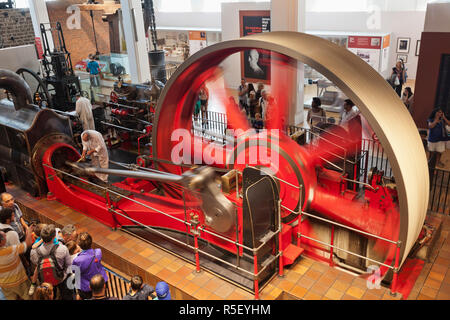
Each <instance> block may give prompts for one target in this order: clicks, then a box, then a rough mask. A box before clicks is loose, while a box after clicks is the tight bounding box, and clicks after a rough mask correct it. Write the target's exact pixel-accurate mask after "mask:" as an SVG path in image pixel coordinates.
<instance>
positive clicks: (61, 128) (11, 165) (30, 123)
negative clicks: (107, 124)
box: [0, 70, 72, 197]
mask: <svg viewBox="0 0 450 320" xmlns="http://www.w3.org/2000/svg"><path fill="white" fill-rule="evenodd" d="M0 87H1V88H3V89H6V90H8V93H9V94H10V95H12V97H13V101H10V100H7V99H3V100H2V101H1V102H0V104H1V107H0V123H1V126H0V169H4V171H5V172H6V173H7V178H8V180H9V181H11V182H13V183H14V184H16V185H17V186H20V187H21V188H22V189H24V190H26V191H28V192H29V193H30V194H31V195H33V196H35V197H36V196H39V195H42V194H46V193H47V184H46V182H45V177H44V173H43V171H42V166H41V164H40V162H39V161H40V158H39V157H40V156H41V153H42V152H43V151H45V149H46V148H47V147H48V146H49V145H51V144H54V143H57V142H60V143H66V144H71V143H72V142H71V141H72V130H71V125H70V121H69V120H68V119H67V118H66V117H62V116H59V115H58V114H56V113H55V112H54V111H52V110H51V109H40V108H39V107H37V106H36V105H33V97H32V94H31V90H30V88H29V87H28V85H27V84H26V82H25V81H24V80H23V79H22V78H21V77H20V76H19V75H17V74H16V73H13V72H11V71H8V70H0Z"/></svg>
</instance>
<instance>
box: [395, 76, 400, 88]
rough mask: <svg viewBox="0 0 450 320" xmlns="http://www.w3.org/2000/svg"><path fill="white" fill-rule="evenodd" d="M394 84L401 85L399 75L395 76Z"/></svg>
mask: <svg viewBox="0 0 450 320" xmlns="http://www.w3.org/2000/svg"><path fill="white" fill-rule="evenodd" d="M394 85H395V86H399V85H400V80H399V79H398V75H396V76H395V80H394Z"/></svg>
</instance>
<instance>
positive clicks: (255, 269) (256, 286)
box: [253, 253, 259, 300]
mask: <svg viewBox="0 0 450 320" xmlns="http://www.w3.org/2000/svg"><path fill="white" fill-rule="evenodd" d="M253 266H254V277H255V279H254V283H255V300H258V299H259V281H258V276H257V275H258V256H257V255H256V253H253Z"/></svg>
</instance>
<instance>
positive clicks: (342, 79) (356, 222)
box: [0, 32, 429, 298]
mask: <svg viewBox="0 0 450 320" xmlns="http://www.w3.org/2000/svg"><path fill="white" fill-rule="evenodd" d="M250 48H259V49H263V50H268V51H271V63H272V64H273V70H272V81H273V83H272V88H271V89H272V93H273V95H274V97H275V102H274V103H273V104H272V105H269V106H268V108H269V110H268V111H267V112H268V114H270V117H268V119H267V122H266V128H267V129H268V131H263V132H259V133H256V132H254V131H251V130H248V129H249V127H250V126H249V123H248V121H247V119H245V118H244V116H243V115H242V113H241V112H239V111H238V110H237V109H236V106H235V104H230V103H229V102H228V95H227V94H226V91H225V89H224V88H223V87H220V86H219V85H217V84H218V83H221V82H220V81H219V80H220V79H221V73H220V69H219V68H218V66H219V65H220V63H221V62H222V61H223V60H224V59H225V58H227V57H228V56H229V55H231V54H234V53H236V52H239V51H242V50H248V49H250ZM330 57H332V59H330ZM295 60H299V61H301V62H304V63H307V64H308V65H309V66H311V67H313V68H315V69H316V70H318V71H319V72H321V73H322V74H323V75H324V76H326V77H327V78H328V79H330V80H331V81H333V82H334V83H335V84H336V85H338V86H339V88H340V89H341V90H342V91H343V92H344V93H345V94H346V96H348V97H349V98H350V99H352V100H353V101H354V102H355V103H356V104H357V105H358V107H359V108H360V110H361V113H362V115H363V116H364V117H365V118H366V119H367V120H368V122H369V124H370V126H371V127H372V129H373V131H374V132H375V133H376V135H377V137H378V139H379V140H380V142H381V143H382V144H383V147H384V149H385V151H386V154H387V156H388V158H389V163H390V166H391V167H392V171H393V173H394V177H395V181H389V183H388V182H386V181H385V177H384V173H383V172H382V170H380V169H379V168H378V169H377V168H374V169H373V170H371V171H370V174H368V175H367V177H366V179H358V180H353V179H352V178H351V177H349V176H348V175H347V174H346V170H345V165H346V163H347V161H346V157H347V156H348V155H351V154H352V153H353V152H354V151H353V150H357V149H358V148H357V144H358V143H359V141H358V140H356V141H354V140H352V139H351V138H350V137H348V136H347V137H341V136H338V135H336V134H334V133H333V132H329V133H327V134H324V135H322V136H321V137H319V138H318V139H317V140H315V142H314V143H311V144H310V145H309V146H306V145H303V146H300V145H299V144H297V143H296V142H295V141H293V140H292V139H290V138H289V137H288V136H287V135H285V133H284V132H283V130H282V127H283V126H284V123H283V119H284V118H285V117H286V112H287V111H288V110H287V108H288V107H287V106H288V100H289V97H288V96H287V94H286V93H287V92H290V91H289V87H290V86H291V85H290V83H291V82H290V81H289V80H290V78H289V75H292V74H293V73H294V72H295V71H296V69H295V68H296V66H297V64H296V63H294V62H296V61H295ZM294 66H295V68H294ZM206 82H210V83H215V84H216V88H215V89H214V90H211V92H214V94H216V95H217V97H218V101H220V102H221V103H222V104H223V105H224V107H225V109H226V112H227V117H228V122H229V123H228V125H229V126H228V128H229V129H230V130H231V129H241V130H242V131H235V133H234V135H232V139H231V142H230V141H229V140H227V141H229V143H215V142H212V141H211V140H208V139H203V137H202V136H198V135H195V134H193V133H192V130H191V129H192V113H193V110H194V105H195V103H194V102H195V101H196V92H198V90H199V88H200V87H201V86H203V85H204V84H205V83H206ZM14 83H15V82H14V80H13V81H12V82H11V80H8V79H5V80H4V82H3V83H2V84H3V86H7V85H9V86H11V84H14ZM18 87H19V88H20V87H21V86H20V85H19V86H18ZM294 87H295V86H294ZM19 90H20V89H17V90H16V92H17V93H19V92H20V91H19ZM130 91H132V90H130ZM130 94H131V93H130ZM19 96H20V95H19ZM23 100H24V99H23V98H22V99H19V100H17V99H16V101H15V106H16V109H17V110H16V111H15V113H16V114H18V113H20V112H21V110H22V109H21V108H18V107H17V106H22V105H26V104H27V102H26V101H23ZM114 103H116V105H117V107H120V108H123V110H128V109H130V110H137V109H134V108H127V107H123V106H122V103H120V102H114ZM7 106H8V105H7V104H5V105H3V103H2V105H1V106H0V107H1V108H5V107H7ZM133 107H135V106H134V105H133ZM9 108H10V109H11V106H10V107H9ZM11 112H12V111H11ZM38 115H39V113H37V114H36V117H37V116H38ZM52 115H54V113H52ZM11 118H12V113H11V116H10V119H11ZM10 119H6V118H3V119H1V118H0V126H2V127H4V128H6V127H9V122H10ZM393 119H395V121H394V120H393ZM38 120H39V119H37V120H36V121H37V122H39V121H38ZM36 121H35V122H36ZM144 121H149V122H150V119H145V120H144ZM398 123H401V124H402V125H401V126H399V125H398ZM151 124H152V130H151V135H152V140H151V144H152V146H151V147H152V148H151V153H150V152H149V151H150V150H148V152H147V154H142V156H140V157H138V159H137V163H136V164H127V163H117V162H116V163H115V165H119V166H121V169H120V170H119V169H102V168H94V167H91V166H89V165H87V164H84V163H76V162H77V161H78V159H79V158H80V154H79V152H78V150H76V148H74V147H73V146H72V145H71V144H70V143H68V142H65V141H63V140H60V141H55V142H54V143H50V144H47V143H45V144H42V146H43V147H41V148H38V152H36V156H35V157H33V159H35V161H33V162H32V163H31V164H30V167H31V168H33V172H35V175H36V176H38V175H39V176H40V177H43V178H44V179H45V182H46V187H47V189H48V190H49V191H50V192H51V193H52V194H53V195H54V197H55V198H56V199H57V200H58V201H60V202H62V203H64V204H66V205H68V206H70V207H72V208H74V209H76V210H77V211H80V212H83V213H84V214H86V215H88V216H89V217H92V218H94V219H97V220H98V221H101V222H102V223H104V224H106V225H108V226H110V227H113V228H117V227H121V228H123V230H126V231H128V232H131V233H133V234H135V235H136V236H139V237H141V238H144V239H146V240H148V241H151V242H153V243H155V245H158V246H161V247H164V248H165V249H167V250H170V251H173V252H175V253H177V254H178V255H179V256H181V257H183V258H185V259H188V260H191V261H193V262H195V263H196V267H197V269H198V270H199V268H200V265H202V266H203V268H207V269H209V270H211V271H213V272H216V273H219V274H220V275H221V276H222V277H224V278H227V279H229V280H230V281H233V282H234V283H236V284H238V285H240V286H242V287H243V288H245V289H247V290H251V291H253V292H255V297H256V298H257V297H258V292H259V290H260V289H261V288H262V286H264V285H265V284H267V283H269V281H270V279H271V278H272V277H273V276H275V275H276V274H277V273H278V274H283V268H284V267H286V266H288V265H291V264H293V263H295V261H296V260H297V259H298V257H299V256H300V255H301V254H303V253H305V252H306V253H307V254H309V255H311V256H313V257H315V258H317V259H322V260H326V261H329V262H330V264H339V265H342V266H347V267H348V268H353V269H355V270H359V272H360V273H363V272H364V271H365V270H366V268H367V267H369V266H370V265H372V264H374V263H375V264H377V265H378V266H380V275H381V276H382V277H384V278H385V280H388V281H391V282H392V286H393V287H392V288H393V289H392V290H393V291H394V292H395V283H396V279H397V276H398V271H399V268H400V267H401V265H402V263H403V262H404V260H405V259H406V257H407V255H408V253H409V251H410V250H411V248H412V247H413V245H414V243H415V241H416V239H417V238H418V236H419V233H420V231H421V229H422V226H423V222H424V219H425V213H426V209H427V204H428V186H429V180H428V171H427V161H426V156H425V152H424V150H423V148H422V142H421V139H420V136H419V135H418V133H417V130H416V128H415V125H414V122H413V121H412V119H411V117H410V115H409V114H408V112H407V111H406V110H405V109H404V108H403V107H402V106H401V101H400V100H399V99H398V96H396V94H395V92H393V91H392V89H391V88H390V87H389V85H388V84H387V83H386V82H385V81H384V79H383V78H382V77H380V75H379V74H378V73H377V72H376V71H375V70H373V69H372V68H371V67H370V66H369V65H368V64H366V63H365V62H364V61H362V60H361V59H359V58H358V57H357V56H355V55H353V54H352V53H350V52H348V51H347V50H345V49H342V48H340V47H338V46H336V45H334V44H332V43H330V42H328V41H326V40H323V39H320V38H317V37H314V36H311V35H307V34H300V33H294V32H270V33H263V34H258V35H252V36H248V37H244V38H241V39H238V40H233V41H225V42H221V43H218V44H215V45H213V46H210V47H207V48H206V49H204V50H201V51H199V52H197V53H196V54H195V55H193V56H191V57H190V58H189V59H188V60H186V61H185V62H184V63H183V64H182V65H181V66H180V67H179V68H178V69H177V70H176V72H175V73H174V75H173V76H172V77H171V78H170V79H169V80H168V82H167V84H166V85H165V87H164V89H163V90H162V92H161V95H160V96H159V99H158V102H157V106H156V110H155V115H154V118H153V119H152V120H151ZM2 130H4V129H3V128H2ZM41 134H42V135H44V136H43V137H42V138H41V139H44V138H45V136H46V135H47V134H48V135H49V136H52V134H51V131H45V132H44V131H43V132H42V133H41ZM59 134H60V135H61V136H62V134H63V132H62V131H60V132H59ZM68 137H70V135H68ZM48 139H49V138H48ZM44 141H47V139H45V140H44ZM8 155H9V154H8V153H5V152H3V153H2V154H1V157H5V158H8ZM10 158H11V159H13V158H14V157H11V156H10ZM14 159H15V158H14ZM337 163H342V164H343V166H344V168H340V167H339V165H337ZM94 173H106V174H109V175H114V176H122V177H124V179H122V180H121V181H119V182H115V183H112V184H108V185H105V184H94V183H92V182H90V181H89V180H88V179H87V177H88V176H89V175H92V174H94ZM348 182H352V183H355V184H358V185H359V188H356V190H354V189H349V188H348ZM42 190H43V189H42ZM353 254H356V257H357V258H358V259H359V260H358V261H357V262H355V261H352V258H351V257H352V255H353ZM361 259H362V261H363V263H361V261H360V260H361Z"/></svg>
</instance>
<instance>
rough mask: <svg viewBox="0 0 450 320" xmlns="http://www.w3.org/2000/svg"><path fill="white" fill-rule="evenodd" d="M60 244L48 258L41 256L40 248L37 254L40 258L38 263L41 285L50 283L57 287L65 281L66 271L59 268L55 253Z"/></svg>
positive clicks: (55, 246)
mask: <svg viewBox="0 0 450 320" xmlns="http://www.w3.org/2000/svg"><path fill="white" fill-rule="evenodd" d="M58 247H59V244H57V245H54V246H53V248H52V249H51V250H50V253H49V254H48V255H47V256H44V255H43V254H41V252H40V251H39V249H40V248H41V247H40V248H38V249H36V252H37V254H38V256H39V260H38V263H37V268H38V278H39V281H40V282H41V283H43V282H48V283H51V284H52V285H54V286H56V285H58V284H60V283H61V282H62V281H63V280H64V270H63V269H62V268H61V267H60V266H59V264H58V261H57V260H56V257H55V251H56V249H58Z"/></svg>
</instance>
